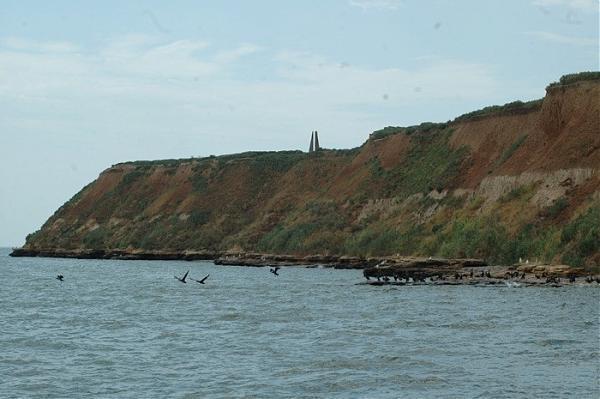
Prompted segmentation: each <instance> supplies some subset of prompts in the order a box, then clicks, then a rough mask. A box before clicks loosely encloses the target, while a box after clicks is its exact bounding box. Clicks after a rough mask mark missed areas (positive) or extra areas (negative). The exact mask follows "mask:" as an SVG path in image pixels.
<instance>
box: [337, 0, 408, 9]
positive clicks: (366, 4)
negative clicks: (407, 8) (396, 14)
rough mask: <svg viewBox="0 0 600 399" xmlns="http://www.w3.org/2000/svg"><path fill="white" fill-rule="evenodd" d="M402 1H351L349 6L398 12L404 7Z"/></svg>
mask: <svg viewBox="0 0 600 399" xmlns="http://www.w3.org/2000/svg"><path fill="white" fill-rule="evenodd" d="M402 3H403V1H402V0H350V1H349V2H348V4H350V5H351V6H353V7H358V8H362V9H363V11H366V10H371V9H373V10H397V9H398V8H400V6H402Z"/></svg>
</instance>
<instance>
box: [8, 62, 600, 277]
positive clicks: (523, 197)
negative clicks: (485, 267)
mask: <svg viewBox="0 0 600 399" xmlns="http://www.w3.org/2000/svg"><path fill="white" fill-rule="evenodd" d="M599 75H600V74H599V73H588V74H579V75H567V77H563V79H561V82H559V83H557V84H552V85H550V86H549V87H548V88H547V93H546V96H545V97H544V98H543V99H542V100H537V101H532V102H528V103H521V102H515V103H510V104H506V105H505V106H499V107H488V108H485V109H483V110H479V111H475V112H472V113H469V114H465V115H463V116H460V117H458V118H456V119H455V120H453V121H450V122H447V123H441V124H434V123H424V124H421V125H419V126H413V127H406V128H404V127H388V128H385V129H382V130H380V131H377V132H374V133H373V134H371V136H370V137H369V139H368V140H367V141H366V142H365V143H364V144H363V145H362V146H361V147H359V148H356V149H352V150H326V149H323V150H321V151H319V152H316V153H311V154H307V153H303V152H300V151H280V152H249V153H242V154H235V155H226V156H219V157H208V158H201V159H181V160H163V161H138V162H126V163H122V164H117V165H114V166H112V167H110V168H109V169H107V170H105V171H104V172H102V173H101V174H100V176H99V177H98V178H97V179H96V180H95V181H94V182H92V183H90V184H89V185H88V186H86V187H84V188H83V189H82V190H81V191H80V192H79V193H77V194H76V195H75V196H74V197H73V198H71V199H70V200H69V201H68V202H66V203H65V204H64V205H63V206H62V207H60V208H59V209H58V210H57V211H56V212H55V213H54V215H52V216H51V217H50V218H49V219H48V221H47V222H46V223H45V224H44V225H43V226H42V228H41V229H40V230H39V231H37V232H35V233H33V234H30V235H29V236H28V237H27V241H26V244H25V246H24V247H23V249H22V250H21V252H20V253H21V254H29V255H32V254H33V255H35V254H36V253H37V254H39V253H43V252H45V253H61V251H62V252H63V253H68V252H69V251H88V252H90V251H92V252H93V251H95V250H96V251H105V252H106V251H115V252H118V253H132V252H135V251H146V252H152V251H166V252H170V253H204V254H211V253H222V252H226V251H229V252H241V251H252V252H268V253H279V254H297V255H307V254H322V255H328V254H330V255H357V256H384V255H393V254H400V255H414V256H430V255H431V256H444V257H454V258H467V257H470V258H484V259H485V260H486V261H488V262H491V263H504V264H507V263H513V262H516V261H518V259H519V258H522V259H531V260H534V259H537V260H538V261H544V262H555V263H565V264H568V265H572V266H581V267H585V268H588V269H595V270H598V268H599V267H600V266H599V265H600V226H599V221H600V175H599V168H600V151H599V148H600V80H599V79H598V78H599ZM18 252H19V251H16V254H19V253H18ZM207 256H209V255H207Z"/></svg>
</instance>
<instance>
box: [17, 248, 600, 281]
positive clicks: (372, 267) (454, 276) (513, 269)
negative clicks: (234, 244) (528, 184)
mask: <svg viewBox="0 0 600 399" xmlns="http://www.w3.org/2000/svg"><path fill="white" fill-rule="evenodd" d="M10 256H13V257H50V258H75V259H117V260H182V261H195V260H208V261H213V262H214V264H215V265H220V266H248V267H277V266H278V267H294V266H295V267H307V268H314V267H325V268H334V269H359V270H363V275H364V277H365V278H366V281H364V282H361V283H359V284H369V285H373V286H386V285H498V284H506V285H509V286H534V285H547V286H554V287H559V286H563V285H568V284H584V283H587V284H595V285H599V286H600V275H590V273H589V272H588V271H585V270H584V269H582V268H573V267H569V266H565V265H541V264H535V265H534V264H520V265H511V266H490V265H488V264H487V263H486V262H485V261H484V260H482V259H444V258H432V257H429V258H418V257H399V256H391V257H369V258H366V257H355V256H335V255H308V256H299V255H280V254H263V253H255V252H235V253H234V252H213V251H141V250H65V249H30V248H15V249H13V251H12V252H11V253H10Z"/></svg>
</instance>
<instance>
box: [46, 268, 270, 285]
mask: <svg viewBox="0 0 600 399" xmlns="http://www.w3.org/2000/svg"><path fill="white" fill-rule="evenodd" d="M279 269H280V267H279V266H276V267H271V268H270V269H269V272H271V273H273V274H274V275H275V276H279V273H278V271H279ZM189 274H190V271H189V270H188V271H187V272H185V274H184V275H183V277H177V276H173V278H175V279H176V280H177V281H179V282H181V283H184V284H186V283H187V278H188V275H189ZM209 277H210V274H207V275H206V276H204V278H203V279H201V280H196V279H194V278H191V277H190V280H192V281H195V282H197V283H200V284H205V283H206V280H207V279H208V278H209ZM56 279H57V280H58V281H65V276H63V275H62V274H59V275H58V276H56Z"/></svg>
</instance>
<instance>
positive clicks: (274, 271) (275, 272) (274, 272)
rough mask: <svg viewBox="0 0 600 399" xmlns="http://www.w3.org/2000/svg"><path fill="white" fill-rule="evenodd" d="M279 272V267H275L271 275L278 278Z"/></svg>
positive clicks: (271, 270)
mask: <svg viewBox="0 0 600 399" xmlns="http://www.w3.org/2000/svg"><path fill="white" fill-rule="evenodd" d="M277 270H279V266H275V268H271V269H270V270H269V271H270V272H271V273H273V274H274V275H276V276H279V273H277Z"/></svg>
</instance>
